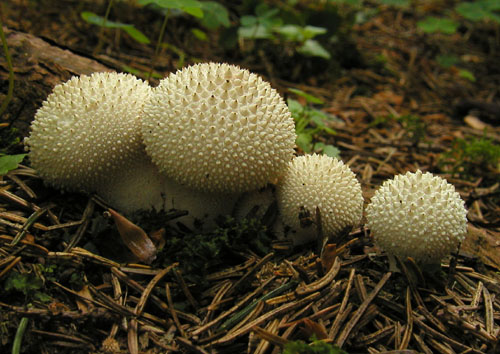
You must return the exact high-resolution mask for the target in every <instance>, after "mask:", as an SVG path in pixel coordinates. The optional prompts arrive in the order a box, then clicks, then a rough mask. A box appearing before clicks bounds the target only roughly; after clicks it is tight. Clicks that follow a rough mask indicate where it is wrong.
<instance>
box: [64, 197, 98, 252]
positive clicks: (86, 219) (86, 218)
mask: <svg viewBox="0 0 500 354" xmlns="http://www.w3.org/2000/svg"><path fill="white" fill-rule="evenodd" d="M94 205H95V204H94V202H93V201H92V198H89V200H88V202H87V206H86V207H85V210H84V211H83V215H82V220H81V221H82V224H81V225H80V227H79V228H78V230H77V231H76V233H75V236H74V237H73V238H72V239H71V240H70V241H69V243H68V245H67V246H66V248H65V249H64V252H69V250H70V249H72V248H73V247H75V246H76V245H77V244H78V242H80V240H81V239H82V237H83V234H84V233H85V231H86V230H87V227H88V225H89V223H90V217H91V216H92V213H93V212H94Z"/></svg>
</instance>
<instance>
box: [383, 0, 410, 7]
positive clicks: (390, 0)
mask: <svg viewBox="0 0 500 354" xmlns="http://www.w3.org/2000/svg"><path fill="white" fill-rule="evenodd" d="M377 2H378V3H379V4H383V5H388V6H397V7H408V6H410V1H409V0H377Z"/></svg>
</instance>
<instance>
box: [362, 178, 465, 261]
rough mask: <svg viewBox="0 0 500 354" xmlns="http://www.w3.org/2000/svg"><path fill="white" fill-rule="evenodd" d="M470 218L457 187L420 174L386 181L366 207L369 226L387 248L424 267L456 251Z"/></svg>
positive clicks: (392, 252)
mask: <svg viewBox="0 0 500 354" xmlns="http://www.w3.org/2000/svg"><path fill="white" fill-rule="evenodd" d="M466 214H467V211H466V209H465V207H464V201H463V200H462V199H461V198H460V195H459V194H458V193H457V192H456V191H455V187H454V186H453V185H452V184H449V183H448V182H447V181H446V180H445V179H443V178H441V177H438V176H433V175H432V174H431V173H429V172H426V173H422V172H421V171H420V170H418V171H417V172H415V173H412V172H407V173H406V174H404V175H397V176H395V177H394V179H391V180H387V181H385V182H384V183H383V184H382V186H381V187H380V188H379V189H378V190H377V191H376V192H375V194H374V196H373V197H372V199H371V202H370V204H369V205H368V207H367V208H366V218H367V226H368V227H369V228H370V230H371V233H372V235H373V237H374V239H375V242H376V243H377V244H378V245H379V246H380V247H381V248H382V249H384V250H386V251H387V252H388V253H389V254H393V255H396V256H401V257H405V258H406V257H412V258H414V259H415V260H416V261H419V262H422V263H437V262H439V261H440V260H441V259H442V258H443V257H444V256H446V255H447V254H449V253H450V252H452V251H456V250H457V248H458V246H459V244H460V242H462V241H463V240H464V238H465V235H466V233H467V217H466Z"/></svg>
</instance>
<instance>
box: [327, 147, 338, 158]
mask: <svg viewBox="0 0 500 354" xmlns="http://www.w3.org/2000/svg"><path fill="white" fill-rule="evenodd" d="M323 154H325V155H327V156H330V157H340V150H339V149H338V148H337V147H336V146H333V145H326V146H325V147H324V148H323Z"/></svg>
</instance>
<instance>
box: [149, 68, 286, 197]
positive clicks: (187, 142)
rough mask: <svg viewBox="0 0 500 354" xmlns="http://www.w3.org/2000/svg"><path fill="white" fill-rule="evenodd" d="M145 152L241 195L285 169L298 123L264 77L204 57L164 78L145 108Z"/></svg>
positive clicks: (201, 183)
mask: <svg viewBox="0 0 500 354" xmlns="http://www.w3.org/2000/svg"><path fill="white" fill-rule="evenodd" d="M142 131H143V136H144V142H145V145H146V151H147V152H148V154H149V155H150V156H151V157H152V160H153V162H154V163H155V164H156V165H157V166H159V168H160V170H161V171H163V172H165V173H166V174H167V175H168V176H170V177H171V178H173V179H174V180H176V181H177V182H178V183H180V184H182V185H185V186H188V187H191V188H195V189H198V190H203V191H207V192H221V193H241V192H245V191H250V190H255V189H258V188H260V187H263V186H264V185H266V184H267V183H268V182H270V181H273V180H275V179H277V177H278V176H279V175H281V174H282V173H283V172H284V171H285V169H286V166H287V164H288V162H289V161H290V160H291V159H292V157H293V151H294V150H293V148H294V146H295V137H296V136H295V129H294V122H293V119H292V117H291V114H290V112H289V110H288V107H287V106H286V104H285V102H284V101H283V99H282V98H281V96H280V95H279V94H278V92H277V91H276V90H274V89H273V88H271V86H270V84H269V83H267V82H266V81H264V80H262V78H260V77H259V76H257V75H255V74H252V73H250V72H249V71H248V70H245V69H241V68H239V67H237V66H233V65H229V64H216V63H203V64H196V65H193V66H190V67H187V68H184V69H182V70H180V71H178V72H176V73H175V74H171V75H169V76H168V77H167V78H165V79H163V80H162V81H161V82H160V84H159V86H158V87H156V88H155V89H154V90H153V94H152V96H151V98H150V99H149V100H148V102H147V103H146V104H145V106H144V117H143V125H142Z"/></svg>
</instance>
